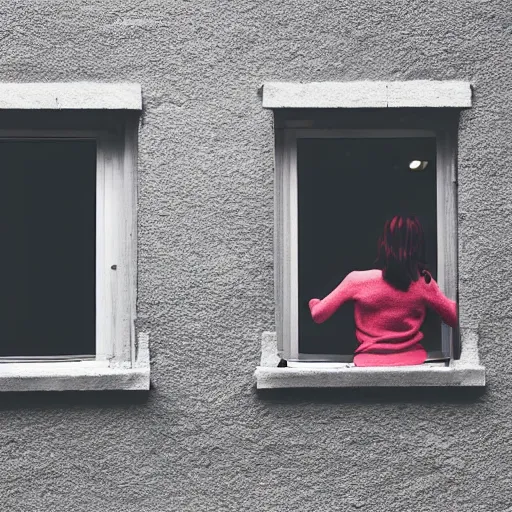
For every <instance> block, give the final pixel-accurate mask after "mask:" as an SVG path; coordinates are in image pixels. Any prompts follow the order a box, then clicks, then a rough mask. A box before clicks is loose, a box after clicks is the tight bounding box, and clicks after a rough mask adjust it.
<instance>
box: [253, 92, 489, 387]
mask: <svg viewBox="0 0 512 512" xmlns="http://www.w3.org/2000/svg"><path fill="white" fill-rule="evenodd" d="M399 84H401V85H400V86H397V85H396V83H363V84H354V85H353V87H351V84H346V83H345V84H336V83H326V84H321V83H320V84H319V83H317V84H268V85H269V87H268V90H267V84H266V85H265V86H264V89H263V103H264V106H266V107H270V108H273V109H274V130H275V143H276V160H275V167H276V169H275V210H276V223H275V276H276V277H275V295H276V331H277V332H276V334H275V339H276V342H275V344H276V350H277V354H278V355H279V357H280V358H282V359H284V360H287V363H288V368H275V367H274V368H270V367H269V368H264V367H260V368H258V370H257V372H256V376H257V380H258V387H287V386H290V385H291V386H292V387H295V386H304V385H305V382H307V381H308V379H311V378H312V374H311V370H313V369H314V370H316V371H317V372H318V371H319V370H320V369H321V368H325V369H326V371H329V372H331V374H330V375H329V378H326V377H325V375H324V376H323V377H322V376H321V375H319V376H318V380H317V381H314V379H313V381H314V382H315V384H314V385H319V386H324V385H326V383H329V382H330V383H331V385H332V382H333V381H332V371H333V370H334V369H338V370H339V372H340V375H339V379H338V380H337V381H336V382H337V384H336V385H340V386H350V385H384V383H385V385H404V384H402V383H401V382H399V380H400V379H402V382H408V384H407V385H411V381H409V380H408V379H403V378H402V377H400V378H398V377H397V376H398V375H401V374H402V376H403V373H404V372H409V373H414V374H415V375H416V376H415V377H413V380H412V385H414V384H418V385H448V384H449V382H452V383H455V382H458V385H460V384H461V383H462V380H464V378H463V376H462V374H458V376H457V377H455V378H453V372H452V371H453V370H454V369H455V368H459V367H460V364H461V363H460V353H461V345H460V341H459V340H460V336H459V333H458V331H457V332H455V330H452V329H450V328H449V327H448V326H446V325H444V324H442V323H441V322H440V320H439V319H438V317H436V316H435V315H433V314H432V313H430V314H428V316H427V319H426V321H425V323H424V326H423V328H422V331H423V332H424V335H425V337H424V340H423V345H424V347H425V348H426V349H427V351H428V352H429V360H428V362H427V364H425V365H422V366H421V368H413V367H407V368H404V367H402V368H400V367H397V368H394V369H393V368H380V369H377V368H374V369H371V368H355V367H353V365H351V364H350V362H351V361H352V357H353V352H354V349H355V347H356V346H357V341H356V339H355V328H354V321H353V308H351V306H350V305H344V306H343V307H342V308H340V310H338V312H337V313H336V314H335V315H334V316H333V317H332V318H331V319H330V320H329V321H328V322H326V323H325V324H322V325H317V324H314V323H313V321H312V319H311V315H310V313H309V307H308V301H309V299H310V298H312V297H320V298H321V297H324V296H325V295H327V293H328V292H329V291H331V290H332V289H333V288H334V287H335V286H336V285H337V284H338V283H339V282H340V280H341V279H342V278H343V277H344V276H345V275H346V274H348V273H349V272H350V271H351V270H363V269H367V268H372V265H373V262H374V260H375V257H376V246H377V239H378V236H379V234H380V232H381V230H382V227H383V225H384V221H385V220H386V218H388V217H389V216H390V215H393V214H395V213H397V212H404V213H416V214H417V215H418V216H419V218H420V220H421V221H422V224H423V226H424V229H425V232H426V239H427V251H428V254H427V258H428V261H429V263H430V268H431V270H432V273H433V275H434V277H435V278H436V279H437V281H438V283H439V285H440V287H441V288H442V289H443V291H444V292H445V294H446V295H447V296H449V297H450V298H452V299H454V300H456V299H457V206H456V201H457V181H456V156H457V130H458V117H459V110H458V109H455V108H436V109H433V108H425V107H433V106H438V107H440V106H442V107H449V106H452V107H459V108H460V107H462V106H470V103H471V93H470V89H469V86H468V85H467V84H460V83H458V85H454V84H452V86H453V87H452V88H451V89H450V87H447V85H446V84H445V83H429V82H426V83H423V82H419V83H418V82H412V83H411V86H410V88H409V89H408V88H407V86H406V84H407V83H399ZM422 88H423V89H424V94H423V95H422V96H421V100H417V98H416V94H418V93H419V92H421V90H422ZM432 89H433V90H432ZM447 90H450V91H451V92H450V94H449V95H448V96H449V97H448V96H446V97H445V95H444V93H445V92H446V91H447ZM397 91H398V92H397ZM443 91H444V92H443ZM365 92H366V94H365ZM468 93H469V105H468V97H467V94H468ZM315 100H316V101H315ZM436 101H437V104H435V102H436ZM450 101H451V102H452V104H450ZM418 102H420V104H418ZM392 103H395V105H393V106H398V107H401V108H397V109H394V108H393V109H391V108H387V107H389V106H391V104H392ZM316 107H318V108H316ZM334 107H336V108H334ZM344 107H348V108H344ZM363 107H364V108H363ZM375 107H385V108H375ZM411 107H414V108H411ZM420 107H421V108H420ZM265 339H266V344H265V346H266V347H267V349H268V347H269V344H268V334H267V335H266V338H265ZM266 360H267V361H268V360H269V359H268V357H267V358H266ZM463 361H465V360H463ZM274 363H275V360H274ZM274 363H272V365H273V366H275V364H274ZM471 364H474V365H476V366H478V367H479V365H478V361H472V362H471ZM479 368H481V367H479ZM267 369H268V371H267ZM300 369H303V370H305V371H308V372H309V373H308V374H307V379H305V378H299V377H300V372H299V374H297V373H296V372H297V371H299V370H300ZM294 371H295V373H293V372H294ZM425 372H427V373H425ZM443 372H444V373H443ZM447 372H448V373H447ZM450 372H452V374H451V375H450ZM420 373H422V375H423V377H422V378H419V377H418V375H419V374H420ZM362 374H364V375H365V377H363V380H361V375H362ZM370 374H371V375H373V374H379V375H381V376H385V378H380V380H379V378H377V380H375V378H374V376H372V377H371V378H370V379H368V375H370ZM390 374H394V375H395V381H396V382H394V381H393V379H391V381H390V379H389V375H390ZM431 374H432V375H431ZM273 375H274V377H275V379H274V380H272V378H273V377H272V376H273ZM439 375H445V376H444V377H442V378H441V379H440V378H439ZM446 375H450V377H449V378H446ZM472 375H473V377H474V374H472ZM302 377H304V375H302ZM459 377H461V378H459ZM473 377H472V378H471V379H466V383H469V381H470V380H471V383H470V385H475V382H476V381H475V380H474V379H473ZM480 377H481V378H480V380H479V384H478V385H481V384H482V383H483V374H481V375H480ZM429 378H431V380H430V381H429ZM269 379H270V380H269ZM322 379H324V380H323V381H322ZM354 379H355V380H354ZM357 379H359V380H357ZM365 379H366V380H365ZM450 379H451V381H450ZM461 379H462V380H461ZM356 381H357V384H355V383H356ZM371 383H372V384H371Z"/></svg>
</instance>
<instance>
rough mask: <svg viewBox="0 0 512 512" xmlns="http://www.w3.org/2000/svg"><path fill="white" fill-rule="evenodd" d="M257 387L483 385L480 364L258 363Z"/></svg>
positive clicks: (483, 374)
mask: <svg viewBox="0 0 512 512" xmlns="http://www.w3.org/2000/svg"><path fill="white" fill-rule="evenodd" d="M255 376H256V385H257V388H258V389H278V388H356V387H357V388H359V387H414V386H416V387H417V386H420V387H438V386H485V368H484V367H482V366H479V365H477V366H467V365H464V366H461V367H457V366H435V365H420V366H395V367H375V368H359V367H356V366H346V367H340V368H269V367H262V366H258V367H257V368H256V372H255Z"/></svg>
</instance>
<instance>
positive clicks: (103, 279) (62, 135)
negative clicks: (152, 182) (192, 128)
mask: <svg viewBox="0 0 512 512" xmlns="http://www.w3.org/2000/svg"><path fill="white" fill-rule="evenodd" d="M28 85H30V87H29V92H30V93H31V94H28V98H29V100H26V97H27V84H20V87H19V88H16V86H15V85H13V84H0V96H1V93H2V90H3V89H7V90H10V91H11V92H12V90H15V91H18V92H19V91H21V92H20V95H21V97H22V100H23V101H22V100H20V101H19V104H17V103H16V102H14V105H13V104H12V102H11V104H9V105H8V107H7V108H9V109H11V108H20V105H21V106H24V107H25V108H27V109H32V108H38V107H37V106H34V105H33V103H34V101H36V100H37V102H38V103H37V105H40V104H41V105H42V106H41V107H40V108H44V109H45V110H47V109H48V108H49V107H48V105H49V103H48V101H49V100H48V99H47V98H46V97H45V94H43V95H42V96H43V97H42V98H41V95H37V91H38V84H28ZM71 85H72V84H43V92H45V93H47V94H48V95H49V96H51V97H52V96H53V97H52V98H51V99H52V101H55V98H57V99H58V98H59V95H61V97H62V98H63V100H62V101H61V104H62V103H65V98H66V97H67V96H69V95H70V92H71V91H72V92H73V94H74V96H73V95H72V97H73V101H74V102H75V103H74V107H73V105H71V104H69V105H67V106H66V108H67V109H73V108H76V109H80V108H81V109H82V111H83V110H84V109H87V110H91V109H94V110H98V109H111V108H112V109H115V110H122V106H123V105H125V106H126V109H125V112H122V111H121V112H117V113H115V114H113V116H114V117H115V127H114V126H112V125H110V126H109V127H104V126H97V127H94V128H93V129H91V128H90V126H89V125H87V127H85V126H84V127H81V126H80V121H79V119H80V117H79V114H78V115H77V119H78V121H77V122H73V126H72V127H69V128H67V127H65V128H59V129H54V128H51V129H45V128H44V126H43V127H38V128H29V129H9V128H6V129H4V128H2V129H1V130H0V139H2V140H23V141H28V140H38V141H39V140H44V141H48V140H62V141H70V140H74V141H76V140H94V141H95V142H96V148H97V151H96V155H97V157H96V283H95V286H96V328H95V333H96V335H95V338H96V354H95V356H94V357H93V358H90V357H89V358H82V357H79V356H76V357H75V356H70V357H41V358H36V357H34V358H23V357H19V358H16V357H11V358H0V391H63V390H81V391H86V390H147V389H149V385H150V381H149V348H148V342H149V340H148V336H147V334H146V333H136V329H135V320H136V300H137V295H136V292H137V140H138V127H139V117H138V115H137V114H133V112H132V113H131V114H128V115H127V114H126V110H139V109H138V108H137V107H138V106H139V105H140V101H139V102H137V95H138V96H139V100H140V86H136V85H130V84H122V86H120V87H119V88H117V89H116V87H115V84H87V87H85V92H87V93H88V95H85V97H84V100H83V102H85V103H86V104H85V105H84V104H82V103H80V101H79V100H78V99H77V98H80V97H81V96H80V90H81V86H82V87H83V84H78V85H77V87H78V91H77V90H75V89H73V87H71ZM127 91H128V95H126V92H127ZM21 93H23V94H21ZM66 95H67V96H66ZM123 95H124V96H127V98H128V101H126V102H125V103H124V104H123V102H122V98H123ZM14 96H16V95H14ZM112 97H114V99H115V101H112ZM24 98H25V99H24ZM34 98H36V100H34ZM91 98H92V100H91ZM0 108H2V105H1V102H0ZM44 115H45V116H46V115H48V119H49V120H50V119H51V116H52V113H51V112H49V113H45V114H44Z"/></svg>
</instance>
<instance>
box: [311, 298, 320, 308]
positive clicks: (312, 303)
mask: <svg viewBox="0 0 512 512" xmlns="http://www.w3.org/2000/svg"><path fill="white" fill-rule="evenodd" d="M320 302H321V300H320V299H311V300H310V301H309V310H310V311H313V308H314V307H315V306H316V305H317V304H319V303H320Z"/></svg>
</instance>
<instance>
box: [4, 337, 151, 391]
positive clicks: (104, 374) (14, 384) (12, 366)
mask: <svg viewBox="0 0 512 512" xmlns="http://www.w3.org/2000/svg"><path fill="white" fill-rule="evenodd" d="M140 340H142V341H144V338H143V337H140V338H139V350H138V357H137V360H136V362H135V363H134V364H133V365H132V366H130V367H128V366H126V367H125V366H124V365H123V366H115V365H112V364H110V363H109V362H108V361H77V362H27V363H19V362H17V363H0V392H20V391H147V390H149V385H150V364H149V350H148V344H147V343H142V344H141V342H140Z"/></svg>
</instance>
